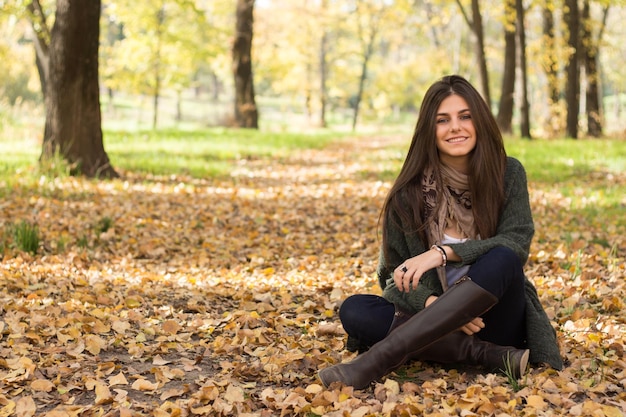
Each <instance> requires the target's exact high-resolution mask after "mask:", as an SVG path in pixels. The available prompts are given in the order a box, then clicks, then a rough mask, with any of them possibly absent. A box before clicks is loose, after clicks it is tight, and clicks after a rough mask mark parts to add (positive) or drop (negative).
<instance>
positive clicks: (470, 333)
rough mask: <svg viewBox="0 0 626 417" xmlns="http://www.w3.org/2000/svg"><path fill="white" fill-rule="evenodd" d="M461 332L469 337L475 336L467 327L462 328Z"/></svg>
mask: <svg viewBox="0 0 626 417" xmlns="http://www.w3.org/2000/svg"><path fill="white" fill-rule="evenodd" d="M461 331H462V332H463V333H465V334H466V335H468V336H471V335H473V334H474V332H472V331H471V330H470V329H468V328H467V326H463V327H461Z"/></svg>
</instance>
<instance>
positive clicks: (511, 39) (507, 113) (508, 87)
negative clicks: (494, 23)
mask: <svg viewBox="0 0 626 417" xmlns="http://www.w3.org/2000/svg"><path fill="white" fill-rule="evenodd" d="M505 15H506V19H507V20H506V22H505V26H504V71H503V74H502V92H501V95H500V104H499V106H498V117H497V122H498V126H500V130H501V131H502V132H503V133H512V132H513V122H512V121H513V104H514V101H515V100H514V95H515V68H516V66H515V64H516V53H517V52H516V47H515V46H516V45H515V18H514V17H515V0H507V2H506V4H505Z"/></svg>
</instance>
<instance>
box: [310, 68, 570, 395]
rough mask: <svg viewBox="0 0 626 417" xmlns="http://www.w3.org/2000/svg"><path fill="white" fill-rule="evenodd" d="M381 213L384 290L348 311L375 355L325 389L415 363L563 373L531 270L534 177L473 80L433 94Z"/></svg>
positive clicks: (349, 328) (351, 331) (337, 372)
mask: <svg viewBox="0 0 626 417" xmlns="http://www.w3.org/2000/svg"><path fill="white" fill-rule="evenodd" d="M381 219H382V248H381V255H380V261H379V266H378V271H377V272H378V279H379V282H380V285H381V286H382V288H383V296H382V297H379V296H375V295H367V294H362V295H353V296H351V297H349V298H348V299H347V300H345V301H344V303H343V304H342V306H341V309H340V312H339V315H340V319H341V322H342V324H343V327H344V329H345V330H346V332H347V333H348V344H347V348H348V349H349V350H351V351H356V350H359V351H360V352H363V351H366V352H365V353H363V354H361V355H359V356H357V357H356V358H355V359H354V360H353V361H351V362H349V363H344V364H339V365H335V366H332V367H329V368H325V369H322V370H321V371H320V372H319V377H320V379H321V381H322V383H323V384H324V385H325V386H328V385H330V384H331V383H333V382H337V381H339V382H342V383H344V384H346V385H352V386H354V387H355V388H357V389H361V388H365V387H367V386H368V385H369V383H370V382H371V381H373V380H375V379H378V378H380V377H382V376H384V375H386V374H387V373H389V372H391V371H392V370H394V369H396V368H397V367H399V366H400V365H402V364H403V363H404V362H406V361H407V360H409V359H420V360H429V361H436V362H440V363H463V364H468V365H478V366H481V367H483V368H484V369H486V370H488V371H498V370H506V372H507V373H509V374H512V375H513V376H514V377H516V378H517V377H520V376H521V375H523V374H524V373H525V372H526V367H527V364H528V362H529V361H530V362H532V363H547V364H549V365H551V366H552V367H554V368H556V369H561V367H562V360H561V357H560V354H559V350H558V346H557V341H556V333H555V331H554V329H553V328H552V326H551V324H550V322H549V320H548V317H547V316H546V314H545V312H544V310H543V308H542V306H541V304H540V302H539V298H538V296H537V293H536V290H535V288H534V287H533V285H532V284H531V283H530V282H529V281H528V279H526V277H525V276H524V272H523V265H524V263H525V262H526V260H527V259H528V252H529V249H530V243H531V240H532V237H533V234H534V226H533V220H532V216H531V211H530V202H529V197H528V189H527V184H526V173H525V171H524V168H523V166H522V165H521V164H520V163H519V161H517V160H516V159H513V158H510V157H508V158H507V156H506V153H505V150H504V143H503V140H502V135H501V133H500V131H499V129H498V126H497V124H496V121H495V119H494V117H493V115H492V114H491V112H490V110H489V107H488V106H487V104H486V103H485V102H484V100H483V99H482V97H481V96H480V94H479V93H478V91H476V89H475V88H474V87H473V86H472V85H471V84H470V83H469V82H468V81H466V80H465V79H464V78H462V77H460V76H457V75H452V76H447V77H444V78H443V79H441V80H440V81H438V82H436V83H434V84H433V85H432V86H431V87H430V88H429V89H428V91H427V92H426V95H425V96H424V100H423V103H422V106H421V110H420V114H419V117H418V120H417V125H416V128H415V132H414V134H413V139H412V141H411V146H410V148H409V151H408V154H407V157H406V160H405V161H404V165H403V166H402V169H401V171H400V174H399V175H398V178H397V179H396V181H395V183H394V185H393V186H392V188H391V190H390V191H389V194H388V195H387V198H386V200H385V203H384V206H383V209H382V213H381Z"/></svg>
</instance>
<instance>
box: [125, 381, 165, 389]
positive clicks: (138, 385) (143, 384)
mask: <svg viewBox="0 0 626 417" xmlns="http://www.w3.org/2000/svg"><path fill="white" fill-rule="evenodd" d="M158 387H159V384H156V383H153V382H150V381H148V380H147V379H138V380H136V381H135V382H133V385H131V388H132V389H135V390H137V391H154V390H155V389H157V388H158Z"/></svg>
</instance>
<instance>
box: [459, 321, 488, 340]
mask: <svg viewBox="0 0 626 417" xmlns="http://www.w3.org/2000/svg"><path fill="white" fill-rule="evenodd" d="M484 328H485V322H484V321H483V319H482V318H480V317H476V318H475V319H474V320H472V321H470V322H469V323H467V324H466V325H465V326H462V327H461V329H460V330H461V331H462V332H463V333H465V334H466V335H468V336H471V335H473V334H475V333H478V332H479V331H481V330H482V329H484Z"/></svg>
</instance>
